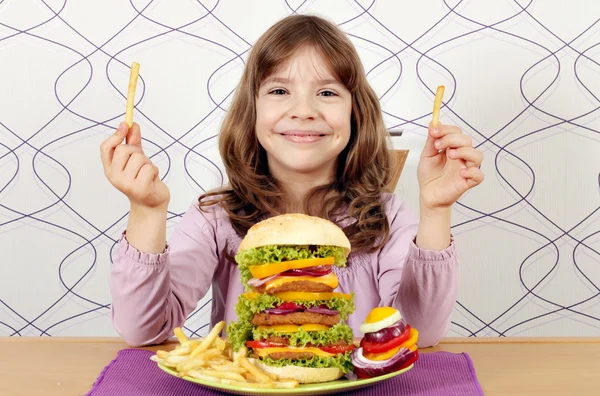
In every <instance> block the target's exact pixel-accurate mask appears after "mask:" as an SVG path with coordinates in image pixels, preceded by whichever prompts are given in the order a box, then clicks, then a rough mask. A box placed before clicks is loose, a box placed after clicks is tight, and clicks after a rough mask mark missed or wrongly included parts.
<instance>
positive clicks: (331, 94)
mask: <svg viewBox="0 0 600 396" xmlns="http://www.w3.org/2000/svg"><path fill="white" fill-rule="evenodd" d="M319 95H322V96H336V94H335V92H332V91H322V92H319Z"/></svg>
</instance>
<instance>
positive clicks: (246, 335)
mask: <svg viewBox="0 0 600 396" xmlns="http://www.w3.org/2000/svg"><path fill="white" fill-rule="evenodd" d="M253 328H254V326H253V325H252V324H251V323H248V322H240V323H238V322H230V323H229V325H227V328H226V331H227V340H228V341H229V343H230V344H231V348H232V349H233V350H234V351H235V352H237V351H239V350H240V348H241V347H243V346H244V345H246V341H248V340H251V339H252V329H253Z"/></svg>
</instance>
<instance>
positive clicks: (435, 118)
mask: <svg viewBox="0 0 600 396" xmlns="http://www.w3.org/2000/svg"><path fill="white" fill-rule="evenodd" d="M444 89H445V88H444V86H443V85H440V86H439V87H437V91H436V92H435V99H434V100H433V112H432V114H431V124H432V125H433V126H438V125H439V123H440V109H441V107H442V99H443V98H444Z"/></svg>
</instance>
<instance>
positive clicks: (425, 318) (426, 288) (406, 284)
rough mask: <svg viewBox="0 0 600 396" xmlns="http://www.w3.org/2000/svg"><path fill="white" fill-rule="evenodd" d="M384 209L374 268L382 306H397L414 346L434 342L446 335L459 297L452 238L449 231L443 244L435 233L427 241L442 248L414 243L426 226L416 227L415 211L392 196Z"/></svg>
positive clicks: (428, 344)
mask: <svg viewBox="0 0 600 396" xmlns="http://www.w3.org/2000/svg"><path fill="white" fill-rule="evenodd" d="M388 208H389V209H388V211H387V213H388V219H389V221H390V233H391V234H390V240H389V241H388V243H387V244H386V245H385V246H384V247H383V248H382V249H381V251H380V254H379V267H378V281H379V294H380V296H381V305H387V306H393V307H395V308H397V309H398V310H399V311H400V313H401V314H402V316H403V317H404V318H405V320H406V321H407V322H408V323H409V324H410V325H411V326H413V327H415V328H416V329H417V330H418V331H419V347H429V346H433V345H435V344H437V343H438V342H439V341H440V339H441V338H442V337H444V336H445V335H446V334H447V333H448V330H449V329H450V320H451V315H452V311H453V309H454V305H455V302H456V299H457V297H458V275H459V273H458V259H457V255H456V251H455V247H454V241H452V240H451V239H450V235H449V234H448V243H447V244H445V243H443V241H437V237H436V236H435V235H434V238H432V239H431V241H434V242H438V243H443V244H445V248H441V249H432V248H430V249H425V248H423V247H418V246H417V244H415V239H416V238H415V234H416V233H417V230H419V232H421V231H425V230H427V228H423V227H420V226H418V225H417V221H416V218H415V216H414V214H413V213H412V212H410V211H409V210H408V209H407V208H406V207H405V205H403V204H402V203H401V202H400V201H399V200H398V199H397V198H395V197H392V198H391V200H390V202H389V203H388ZM425 226H428V224H425ZM448 230H449V226H448ZM431 232H432V233H435V232H436V231H435V230H434V231H431ZM438 236H439V235H438ZM440 239H442V238H440ZM425 240H426V242H428V241H429V240H428V239H427V238H426V239H425ZM438 246H439V245H438ZM436 247H437V246H436Z"/></svg>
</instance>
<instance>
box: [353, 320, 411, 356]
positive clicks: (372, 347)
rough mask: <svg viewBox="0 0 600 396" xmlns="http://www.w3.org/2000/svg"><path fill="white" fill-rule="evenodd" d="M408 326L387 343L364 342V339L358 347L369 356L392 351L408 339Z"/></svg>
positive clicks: (409, 328)
mask: <svg viewBox="0 0 600 396" xmlns="http://www.w3.org/2000/svg"><path fill="white" fill-rule="evenodd" d="M410 330H411V327H410V325H407V326H406V329H405V330H404V331H403V332H402V334H400V335H399V336H398V337H396V338H392V339H391V340H389V341H387V342H382V343H376V342H369V341H366V340H365V339H364V338H363V339H362V340H361V341H360V346H361V347H362V348H363V350H364V351H365V352H366V353H369V354H377V353H384V352H387V351H389V350H390V349H394V348H396V347H398V346H400V345H402V344H403V343H404V342H405V341H406V340H408V339H409V337H410Z"/></svg>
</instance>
